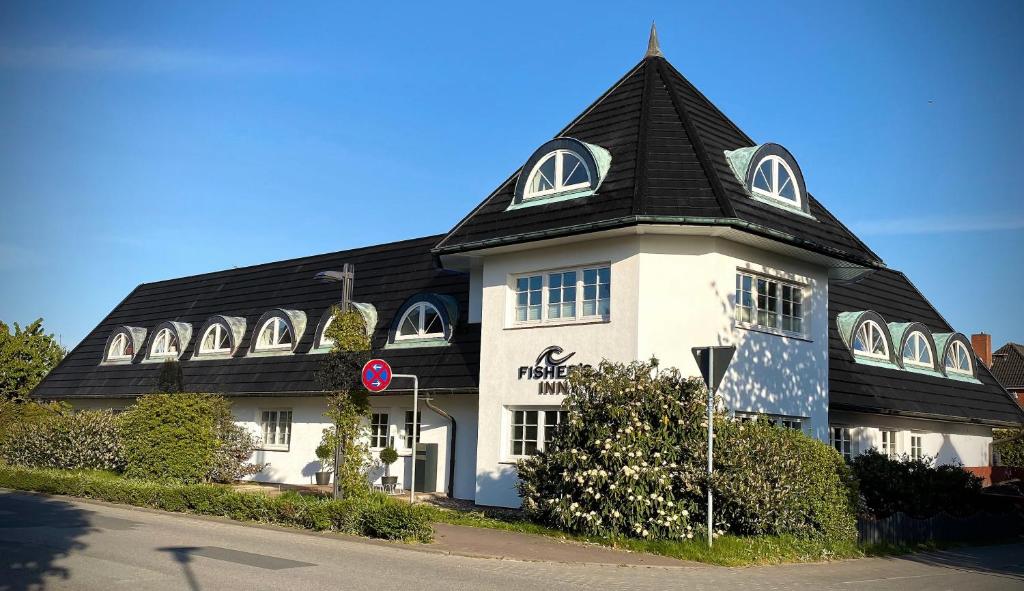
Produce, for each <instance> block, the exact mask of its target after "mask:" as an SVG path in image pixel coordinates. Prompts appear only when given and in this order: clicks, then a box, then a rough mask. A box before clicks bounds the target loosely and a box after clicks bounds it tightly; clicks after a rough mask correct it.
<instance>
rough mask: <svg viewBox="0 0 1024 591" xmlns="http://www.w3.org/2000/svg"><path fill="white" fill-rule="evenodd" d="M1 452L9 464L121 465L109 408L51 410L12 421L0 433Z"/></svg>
mask: <svg viewBox="0 0 1024 591" xmlns="http://www.w3.org/2000/svg"><path fill="white" fill-rule="evenodd" d="M0 456H2V457H3V459H4V461H6V462H7V463H9V464H17V465H21V466H30V467H34V468H63V469H69V470H80V469H95V470H121V469H123V468H124V453H123V446H122V443H121V436H120V433H119V431H118V424H117V418H116V417H115V416H114V415H113V413H111V412H110V411H108V410H85V411H80V412H77V413H74V414H71V413H68V412H58V411H56V410H51V411H48V412H47V414H45V415H41V416H37V417H36V418H35V419H33V420H25V421H23V422H18V423H14V424H12V425H10V426H9V428H8V429H7V430H6V432H5V433H4V434H3V436H2V441H0Z"/></svg>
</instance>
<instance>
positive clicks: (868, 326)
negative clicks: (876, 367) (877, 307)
mask: <svg viewBox="0 0 1024 591" xmlns="http://www.w3.org/2000/svg"><path fill="white" fill-rule="evenodd" d="M853 352H854V353H855V354H857V355H863V356H865V357H874V358H877V359H886V360H887V359H889V344H888V342H887V340H886V338H885V333H884V332H882V327H881V326H879V325H878V323H877V322H875V321H874V320H865V321H864V322H863V323H861V325H860V326H859V327H858V328H857V334H856V335H854V337H853Z"/></svg>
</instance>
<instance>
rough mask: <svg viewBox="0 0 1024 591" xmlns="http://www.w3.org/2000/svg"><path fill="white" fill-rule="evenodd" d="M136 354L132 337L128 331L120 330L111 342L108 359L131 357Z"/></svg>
mask: <svg viewBox="0 0 1024 591" xmlns="http://www.w3.org/2000/svg"><path fill="white" fill-rule="evenodd" d="M134 355H135V348H134V347H133V346H132V340H131V337H129V336H128V334H127V333H123V332H119V333H117V335H116V336H115V337H114V340H113V342H111V343H110V349H109V350H108V351H107V359H108V360H125V359H131V358H132V357H133V356H134Z"/></svg>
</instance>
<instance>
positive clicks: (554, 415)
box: [544, 410, 568, 447]
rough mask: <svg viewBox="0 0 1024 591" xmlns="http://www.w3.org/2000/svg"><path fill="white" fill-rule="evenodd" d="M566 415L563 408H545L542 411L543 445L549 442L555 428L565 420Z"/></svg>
mask: <svg viewBox="0 0 1024 591" xmlns="http://www.w3.org/2000/svg"><path fill="white" fill-rule="evenodd" d="M567 415H568V413H567V411H564V410H546V411H544V446H545V447H547V444H549V443H551V438H552V437H554V435H555V429H557V428H558V426H559V425H561V424H562V423H563V422H564V421H565V417H566V416H567Z"/></svg>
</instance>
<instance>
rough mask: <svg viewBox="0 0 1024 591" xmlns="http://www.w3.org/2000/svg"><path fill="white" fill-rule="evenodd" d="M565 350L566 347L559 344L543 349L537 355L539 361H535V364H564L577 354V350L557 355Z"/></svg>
mask: <svg viewBox="0 0 1024 591" xmlns="http://www.w3.org/2000/svg"><path fill="white" fill-rule="evenodd" d="M564 352H565V349H563V348H561V347H559V346H558V345H551V346H550V347H548V348H547V349H544V350H543V351H541V352H540V355H538V356H537V362H536V363H534V365H541V366H543V365H562V364H563V363H565V362H566V361H569V359H571V358H572V356H573V355H575V354H576V352H575V351H574V352H572V353H569V354H568V355H566V356H564V357H557V356H558V355H561V354H562V353H564Z"/></svg>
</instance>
